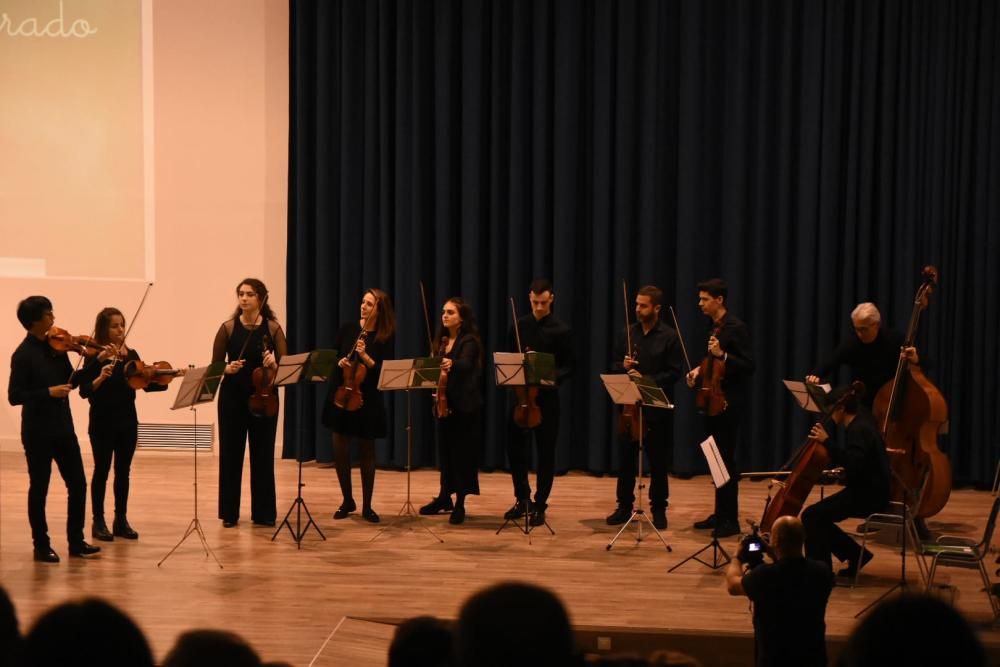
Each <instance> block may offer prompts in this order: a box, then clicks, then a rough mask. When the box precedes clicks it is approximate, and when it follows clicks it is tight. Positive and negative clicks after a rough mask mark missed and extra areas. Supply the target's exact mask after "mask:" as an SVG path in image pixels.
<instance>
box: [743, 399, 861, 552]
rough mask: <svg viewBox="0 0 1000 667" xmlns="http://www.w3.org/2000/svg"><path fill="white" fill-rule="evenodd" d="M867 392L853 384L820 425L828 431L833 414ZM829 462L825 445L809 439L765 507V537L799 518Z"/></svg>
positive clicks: (762, 530) (763, 519) (796, 454)
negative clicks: (783, 519) (790, 519)
mask: <svg viewBox="0 0 1000 667" xmlns="http://www.w3.org/2000/svg"><path fill="white" fill-rule="evenodd" d="M864 391H865V385H864V384H862V383H861V382H854V383H852V384H851V388H850V390H849V391H847V392H846V393H845V394H844V395H843V396H841V397H840V398H839V399H838V400H837V401H836V402H835V403H834V404H833V405H832V406H830V408H829V409H827V410H826V411H825V412H826V416H825V417H824V418H823V419H822V420H820V421H819V422H818V423H819V424H820V425H822V426H823V427H824V428H826V427H827V426H828V425H829V423H830V422H831V421H832V420H833V419H832V415H833V413H834V412H835V411H836V410H837V409H838V408H839V407H840V406H842V405H843V404H844V403H846V402H847V401H848V400H850V399H851V398H854V397H857V396H860V395H861V394H863V393H864ZM829 462H830V452H829V450H827V448H826V445H825V444H823V442H822V441H820V440H817V439H816V438H813V437H808V438H806V440H805V442H803V443H802V444H801V445H800V446H799V448H798V450H796V452H795V454H794V455H793V456H792V458H791V459H790V463H789V464H786V465H785V466H783V467H784V468H788V467H791V472H790V473H789V474H788V477H787V478H786V479H785V481H784V482H778V484H779V488H778V492H777V493H775V494H774V498H772V499H771V500H770V501H769V502H768V503H767V505H766V506H765V507H764V515H763V516H762V517H761V519H760V531H761V532H762V533H770V532H771V527H772V526H773V525H774V522H775V521H777V520H778V518H779V517H783V516H798V515H799V512H801V511H802V506H803V505H804V504H805V502H806V499H807V498H808V497H809V493H810V492H811V491H812V488H813V487H814V486H816V484H818V483H819V481H820V480H821V479H823V477H824V474H825V472H826V466H827V464H828V463H829Z"/></svg>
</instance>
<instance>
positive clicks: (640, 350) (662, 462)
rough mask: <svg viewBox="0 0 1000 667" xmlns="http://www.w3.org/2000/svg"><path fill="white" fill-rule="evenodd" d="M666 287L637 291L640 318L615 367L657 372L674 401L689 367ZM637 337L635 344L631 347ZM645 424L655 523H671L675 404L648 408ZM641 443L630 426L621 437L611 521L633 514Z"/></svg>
mask: <svg viewBox="0 0 1000 667" xmlns="http://www.w3.org/2000/svg"><path fill="white" fill-rule="evenodd" d="M662 304H663V290H661V289H660V288H659V287H655V286H653V285H646V286H645V287H642V288H640V289H639V291H638V293H637V294H636V297H635V318H636V320H637V321H636V322H635V323H633V324H630V325H629V335H627V336H625V335H622V336H621V339H620V340H619V341H618V343H617V344H616V346H615V349H616V350H618V352H619V354H621V356H620V357H619V358H620V359H621V361H620V362H616V363H615V364H613V366H612V368H613V370H616V371H618V372H625V373H628V374H629V375H634V376H640V375H641V376H645V377H651V378H653V380H654V381H655V382H656V384H657V385H658V386H659V387H660V388H661V389H662V390H663V392H664V393H665V394H666V395H667V398H669V399H670V400H671V402H673V394H674V384H675V383H676V382H677V380H679V379H680V377H681V374H682V373H683V364H684V357H683V353H682V351H681V344H680V338H678V336H677V332H676V331H674V328H673V327H671V326H669V325H668V324H666V323H665V322H663V321H662V320H661V319H660V308H661V307H662ZM628 340H631V342H632V346H633V348H634V349H632V350H629V349H628V343H627V341H628ZM642 425H643V428H644V429H648V430H646V432H645V433H644V434H643V448H644V449H645V450H646V457H647V459H648V460H649V509H650V513H651V514H652V516H653V525H654V526H655V527H656V528H657V529H658V530H664V529H666V527H667V505H668V504H669V498H670V481H669V477H668V473H669V472H670V469H671V467H672V465H673V453H674V416H673V411H672V410H656V409H652V410H644V411H643V412H642ZM638 446H639V443H638V442H634V441H633V440H632V436H631V434H630V433H629V432H627V431H626V432H625V433H622V434H621V435H620V438H619V447H618V452H619V457H618V484H617V487H616V490H615V496H616V499H617V502H618V506H617V508H616V509H615V511H614V512H612V513H611V514H610V515H609V516H608V517H607V519H606V521H607V523H608V525H612V526H614V525H619V524H623V523H625V522H626V521H628V520H629V518H630V517H631V516H632V503H633V502H635V493H634V490H635V478H636V474H637V467H638V455H639V450H638Z"/></svg>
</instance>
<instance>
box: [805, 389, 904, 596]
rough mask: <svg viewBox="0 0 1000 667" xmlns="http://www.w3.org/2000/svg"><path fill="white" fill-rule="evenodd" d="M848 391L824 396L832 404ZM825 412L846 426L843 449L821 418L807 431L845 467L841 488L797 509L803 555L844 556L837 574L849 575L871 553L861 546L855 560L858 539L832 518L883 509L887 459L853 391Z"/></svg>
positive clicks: (825, 559) (826, 559)
mask: <svg viewBox="0 0 1000 667" xmlns="http://www.w3.org/2000/svg"><path fill="white" fill-rule="evenodd" d="M850 391H851V388H850V387H849V386H844V387H838V388H837V389H834V390H833V391H831V392H830V393H829V394H828V395H827V397H826V400H827V401H828V402H829V403H830V404H831V405H833V404H836V403H837V402H838V401H841V399H842V398H844V397H845V395H847V394H848V392H850ZM830 418H831V419H832V420H833V421H834V423H836V424H838V425H840V426H843V427H844V429H845V431H846V436H847V437H846V441H845V443H844V448H843V450H841V449H840V448H839V447H837V446H835V445H836V443H835V442H834V441H833V440H832V439H830V436H829V434H828V433H827V431H826V429H824V428H823V425H822V424H816V425H815V426H813V428H812V431H810V433H809V437H810V438H813V439H815V440H818V441H820V442H822V443H825V444H826V445H827V447H828V449H829V451H830V458H831V459H832V460H833V462H834V463H835V464H837V465H840V466H842V467H843V468H844V488H843V489H842V490H841V491H838V492H837V493H835V494H833V495H831V496H827V497H826V498H824V499H823V500H820V501H819V502H817V503H815V504H813V505H810V506H809V507H807V508H806V509H805V510H804V511H803V512H802V523H803V524H804V525H805V527H806V555H807V556H809V557H810V558H814V559H816V560H818V561H820V562H821V563H825V564H826V566H827V567H829V568H831V570H832V568H833V558H832V556H836V557H837V558H838V559H840V560H841V561H846V562H847V567H845V568H843V569H841V570H840V571H839V572H838V573H837V574H839V575H841V576H846V577H853V576H854V574H855V573H856V572H857V571H858V570H859V569H860V568H862V567H864V565H865V563H867V562H868V561H869V560H871V558H872V553H871V552H870V551H868V550H867V549H866V550H865V553H864V554H861V555H860V560H859V553H860V551H861V547H860V545H859V544H858V543H857V542H856V541H855V540H854V539H853V538H852V537H850V536H849V535H848V534H847V533H845V532H844V531H843V530H842V529H841V528H840V527H839V526H838V525H837V522H839V521H843V520H844V519H847V518H848V517H855V518H864V517H866V516H868V515H869V514H871V513H873V512H878V511H881V510H883V509H885V506H886V505H887V504H888V502H889V459H888V457H887V455H886V451H885V444H884V443H883V442H882V435H881V434H880V433H879V430H878V427H877V425H876V424H875V420H874V419H873V418H872V416H871V413H870V412H868V411H867V410H865V409H864V408H861V407H860V405H859V400H858V398H857V397H855V396H853V395H852V396H846V398H845V399H844V400H843V401H841V405H840V406H839V407H836V408H835V409H834V410H833V412H832V413H831V415H830Z"/></svg>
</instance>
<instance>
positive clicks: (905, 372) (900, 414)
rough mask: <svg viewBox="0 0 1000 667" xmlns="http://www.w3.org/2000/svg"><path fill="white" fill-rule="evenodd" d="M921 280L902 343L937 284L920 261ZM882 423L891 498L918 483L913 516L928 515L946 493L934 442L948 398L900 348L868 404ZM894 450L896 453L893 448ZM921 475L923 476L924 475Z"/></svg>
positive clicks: (943, 464) (911, 335)
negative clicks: (891, 374) (893, 365)
mask: <svg viewBox="0 0 1000 667" xmlns="http://www.w3.org/2000/svg"><path fill="white" fill-rule="evenodd" d="M921 278H922V282H921V285H920V287H919V288H918V289H917V294H916V298H915V299H914V302H913V312H912V313H911V315H910V323H909V326H908V327H907V330H906V339H905V341H904V343H903V349H904V350H905V349H906V348H908V347H913V344H914V341H915V339H916V335H917V326H918V324H919V321H920V315H921V313H922V312H923V311H924V310H925V309H926V308H927V305H928V302H929V298H930V295H931V293H932V292H933V291H934V288H935V287H936V286H937V281H938V271H937V269H936V268H935V267H933V266H927V267H924V270H923V272H922V275H921ZM872 412H873V414H874V415H875V418H876V419H877V420H878V421H879V423H880V424H881V426H882V435H883V437H884V438H885V446H886V448H887V450H888V451H889V452H892V454H890V456H889V464H890V466H891V467H892V469H893V472H894V474H893V475H892V480H891V487H890V493H891V496H892V498H893V499H894V500H904V501H906V499H907V492H908V491H909V492H911V493H912V494H914V495H913V496H911V497H915V494H916V493H918V492H919V491H920V489H921V487H923V489H924V492H923V495H922V496H921V497H920V505H919V507H918V508H917V509H916V511H915V512H914V515H915V516H917V517H929V516H934V515H935V514H937V513H938V512H940V511H941V509H942V508H943V507H944V506H945V503H947V502H948V497H949V496H950V495H951V483H952V479H951V463H950V462H949V461H948V457H947V456H945V455H944V453H943V452H942V451H941V450H940V448H939V447H938V433H939V432H940V431H941V429H942V427H943V426H944V424H945V423H946V422H947V421H948V403H947V402H946V401H945V400H944V396H942V395H941V392H940V391H939V390H938V388H937V387H936V386H934V384H933V383H932V382H931V381H930V380H928V379H927V376H926V375H924V373H923V371H922V370H921V369H920V367H919V366H916V365H914V364H911V363H909V361H907V360H906V358H905V357H904V356H903V355H902V354H901V355H900V359H899V362H898V363H897V365H896V375H895V377H894V378H893V379H892V380H891V381H890V382H887V383H886V384H885V386H883V387H882V388H881V389H880V390H879V392H878V394H877V395H876V396H875V403H874V405H873V406H872ZM896 452H898V454H897V453H896ZM925 480H926V481H925Z"/></svg>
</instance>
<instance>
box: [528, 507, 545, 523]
mask: <svg viewBox="0 0 1000 667" xmlns="http://www.w3.org/2000/svg"><path fill="white" fill-rule="evenodd" d="M528 523H529V524H530V525H532V526H544V525H545V510H537V509H536V510H535V511H534V512H532V513H531V518H530V519H528Z"/></svg>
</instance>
